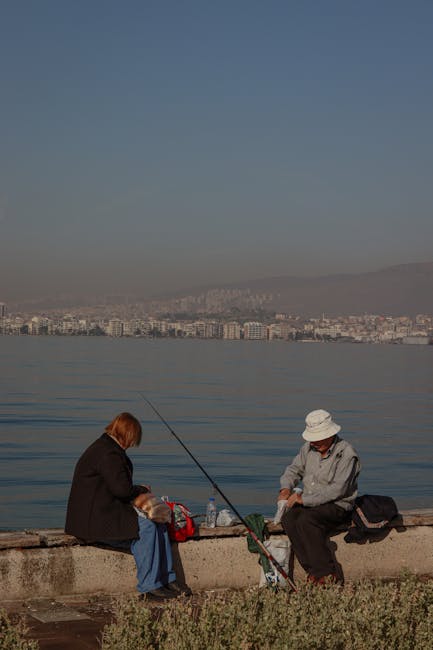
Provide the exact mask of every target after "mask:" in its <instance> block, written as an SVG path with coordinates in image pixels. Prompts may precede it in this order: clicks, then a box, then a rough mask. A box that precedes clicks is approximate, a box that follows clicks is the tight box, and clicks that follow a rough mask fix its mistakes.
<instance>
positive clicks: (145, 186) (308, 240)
mask: <svg viewBox="0 0 433 650" xmlns="http://www.w3.org/2000/svg"><path fill="white" fill-rule="evenodd" d="M0 89H1V103H0V107H1V110H0V124H1V127H0V129H1V131H0V241H1V244H0V246H1V255H0V301H1V300H5V301H12V300H14V299H18V298H24V297H31V296H45V295H49V294H53V293H57V292H60V291H62V292H71V291H74V292H79V293H81V294H85V293H95V292H102V293H118V292H127V293H135V292H139V293H141V294H143V295H145V294H149V293H155V292H158V291H160V290H169V289H171V288H181V287H188V286H192V285H197V284H203V283H208V282H209V283H219V282H228V281H233V282H235V281H238V280H239V281H240V280H245V279H247V278H258V277H266V276H273V275H285V274H291V275H315V274H325V273H333V272H347V271H355V272H357V271H363V270H375V269H378V268H381V267H384V266H388V265H391V264H399V263H405V262H415V261H432V260H433V251H432V242H433V218H432V216H433V215H432V213H433V210H432V208H433V182H432V181H433V174H432V171H433V126H432V124H433V121H432V116H433V3H432V2H429V1H428V0H425V1H420V0H414V1H412V2H407V1H405V2H399V1H397V0H389V1H378V0H374V1H371V2H370V1H368V0H363V1H362V2H358V1H356V2H355V1H351V0H341V1H333V0H327V1H326V2H319V1H315V2H313V1H311V2H310V1H308V0H297V1H295V0H292V1H291V0H281V1H274V0H269V1H268V2H263V1H260V2H259V1H257V2H255V1H254V0H248V1H237V0H230V1H223V0H218V2H215V1H211V0H196V1H195V2H192V1H188V0H182V1H180V0H171V1H170V0H167V1H164V0H161V1H156V0H155V1H152V2H151V1H146V0H137V1H135V0H134V1H133V0H125V2H119V1H118V0H116V1H113V2H111V1H109V0H100V1H96V0H86V1H85V2H84V1H78V0H74V1H72V0H70V1H68V2H67V1H65V0H53V1H46V0H27V1H25V2H24V1H22V0H2V1H1V3H0Z"/></svg>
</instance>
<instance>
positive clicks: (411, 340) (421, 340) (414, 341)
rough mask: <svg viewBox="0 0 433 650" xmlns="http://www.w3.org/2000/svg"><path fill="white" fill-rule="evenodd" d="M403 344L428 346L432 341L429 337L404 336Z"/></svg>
mask: <svg viewBox="0 0 433 650" xmlns="http://www.w3.org/2000/svg"><path fill="white" fill-rule="evenodd" d="M402 342H403V343H407V344H408V345H428V344H429V343H430V342H431V341H430V337H428V336H404V337H403V341H402Z"/></svg>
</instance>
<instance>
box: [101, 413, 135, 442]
mask: <svg viewBox="0 0 433 650" xmlns="http://www.w3.org/2000/svg"><path fill="white" fill-rule="evenodd" d="M105 433H108V434H109V435H110V436H113V438H115V439H116V440H117V441H118V442H119V443H120V444H121V445H122V447H125V448H127V447H138V445H139V444H140V442H141V424H140V422H139V421H138V420H137V418H136V417H134V416H133V415H131V413H120V414H119V415H117V416H116V417H115V418H114V420H112V422H110V424H107V426H106V427H105Z"/></svg>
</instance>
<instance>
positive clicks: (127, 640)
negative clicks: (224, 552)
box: [102, 577, 433, 650]
mask: <svg viewBox="0 0 433 650" xmlns="http://www.w3.org/2000/svg"><path fill="white" fill-rule="evenodd" d="M116 617H117V620H116V622H115V623H113V624H112V625H110V626H108V627H106V628H105V630H104V634H103V644H102V648H103V650H153V649H155V650H168V649H170V650H171V649H172V648H176V649H177V650H203V648H206V649H209V650H225V649H231V648H232V649H236V650H286V649H287V648H292V647H293V648H296V647H302V648H303V649H304V650H365V649H366V648H368V649H369V650H382V649H383V650H385V649H386V650H426V649H427V648H433V642H432V639H433V582H426V583H422V582H419V581H417V580H416V579H415V578H411V577H404V578H402V580H401V581H399V582H395V583H379V582H362V583H357V584H353V585H349V586H346V587H345V588H344V589H341V588H340V587H338V586H334V585H330V586H328V588H326V589H319V588H317V587H314V586H310V585H306V586H303V587H301V588H300V589H299V591H298V592H297V593H288V592H280V593H278V594H275V593H273V592H272V591H270V590H266V589H264V590H263V589H262V590H249V591H245V592H230V593H227V592H226V593H225V594H222V595H215V594H208V595H204V596H203V598H202V599H201V602H200V603H199V604H194V602H193V601H188V600H186V599H185V600H184V599H179V600H172V601H168V602H167V603H166V604H165V605H164V607H163V608H156V609H150V608H149V607H147V606H146V605H143V604H142V603H140V602H139V601H137V600H135V599H131V598H126V599H122V600H121V601H119V602H118V603H117V607H116Z"/></svg>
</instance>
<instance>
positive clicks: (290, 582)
mask: <svg viewBox="0 0 433 650" xmlns="http://www.w3.org/2000/svg"><path fill="white" fill-rule="evenodd" d="M137 393H138V395H140V397H141V399H142V400H144V401H145V402H146V404H148V405H149V406H150V408H151V409H152V411H153V412H154V413H155V414H156V415H157V416H158V418H159V419H160V420H161V422H162V423H163V424H164V425H165V426H166V427H167V429H168V430H169V431H170V433H171V435H172V436H174V437H175V438H176V440H177V441H178V443H179V444H180V445H182V447H183V448H184V449H185V451H186V453H187V454H188V456H190V458H192V460H193V461H194V463H195V464H196V465H197V467H198V468H199V469H200V470H201V471H202V472H203V474H204V475H205V476H206V478H207V480H208V481H209V482H210V484H211V485H212V487H213V489H214V490H216V491H217V492H218V494H219V495H220V496H221V497H222V498H223V499H224V501H225V502H226V503H227V505H228V506H229V508H231V509H232V510H233V512H234V513H235V515H236V516H237V517H238V519H239V520H240V521H241V523H242V524H243V525H244V526H245V528H246V529H247V531H248V533H249V534H250V535H251V537H252V538H253V540H254V541H255V543H256V544H257V546H258V547H259V548H260V550H261V551H262V553H263V555H265V556H266V557H267V558H268V560H269V562H271V563H272V564H273V565H274V567H275V568H276V569H277V571H278V573H279V574H280V575H282V577H283V578H284V579H285V580H286V582H287V584H288V585H289V586H290V588H291V589H292V591H297V589H296V585H295V583H294V582H293V580H291V579H290V577H289V576H288V575H287V573H286V571H285V570H284V569H283V567H282V566H281V564H280V563H279V562H277V560H276V559H275V558H274V556H273V555H272V554H271V553H269V551H268V549H267V548H266V546H265V545H264V544H263V542H262V541H261V540H260V539H259V538H258V537H257V535H256V533H255V532H254V531H253V530H252V529H251V528H250V526H248V524H247V522H246V521H245V519H244V518H243V517H242V515H241V514H240V513H239V512H238V510H237V509H236V508H235V506H234V505H233V504H232V503H231V501H229V499H228V498H227V497H226V495H225V494H224V492H223V491H222V490H221V489H220V488H219V487H218V485H217V484H216V483H215V481H214V480H213V478H212V477H211V476H209V474H208V473H207V471H206V470H205V469H204V467H203V466H202V465H201V464H200V463H199V462H198V460H197V458H196V457H195V456H193V454H192V453H191V452H190V450H189V449H188V447H187V446H186V445H185V444H184V443H183V442H182V440H181V439H180V438H179V436H178V435H177V433H176V432H175V431H173V429H172V428H171V426H170V425H169V423H168V422H167V420H166V419H165V418H163V416H162V415H161V413H160V412H159V411H158V410H157V409H156V407H155V406H154V405H153V404H152V402H151V401H150V400H148V399H147V397H146V396H145V395H143V393H140V392H139V391H137Z"/></svg>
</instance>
